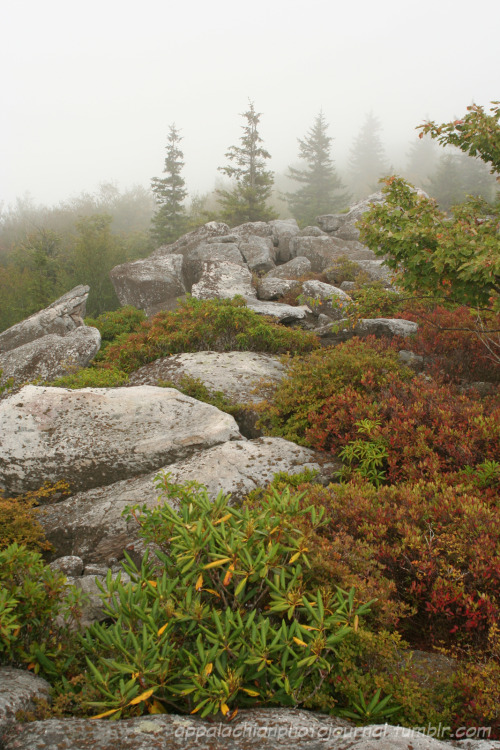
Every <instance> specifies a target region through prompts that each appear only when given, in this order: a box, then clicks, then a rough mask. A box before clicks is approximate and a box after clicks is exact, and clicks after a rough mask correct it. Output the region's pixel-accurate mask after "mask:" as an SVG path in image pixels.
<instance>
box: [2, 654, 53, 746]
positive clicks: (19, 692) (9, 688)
mask: <svg viewBox="0 0 500 750" xmlns="http://www.w3.org/2000/svg"><path fill="white" fill-rule="evenodd" d="M49 696H50V685H49V683H48V682H47V681H46V680H43V679H42V678H41V677H37V676H36V675H34V674H32V673H31V672H27V671H25V670H23V669H15V668H14V667H0V747H1V746H2V745H1V735H2V729H3V727H4V726H5V725H6V724H7V723H8V722H12V721H15V718H16V713H17V711H29V710H32V709H33V708H34V700H35V699H42V698H43V699H45V700H46V701H48V700H49ZM21 747H22V746H21Z"/></svg>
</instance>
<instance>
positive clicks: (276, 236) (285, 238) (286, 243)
mask: <svg viewBox="0 0 500 750" xmlns="http://www.w3.org/2000/svg"><path fill="white" fill-rule="evenodd" d="M269 226H270V227H271V229H272V232H273V233H272V238H273V243H274V245H275V247H276V248H277V256H276V259H277V262H279V263H286V262H287V261H289V260H290V258H291V257H292V256H291V255H290V240H291V239H292V237H295V235H297V234H298V233H299V231H300V230H299V226H298V224H297V222H296V221H295V219H275V220H274V221H270V222H269Z"/></svg>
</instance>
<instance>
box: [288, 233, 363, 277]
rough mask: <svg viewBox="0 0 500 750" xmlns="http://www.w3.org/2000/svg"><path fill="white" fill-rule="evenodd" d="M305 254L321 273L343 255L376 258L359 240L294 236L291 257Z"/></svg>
mask: <svg viewBox="0 0 500 750" xmlns="http://www.w3.org/2000/svg"><path fill="white" fill-rule="evenodd" d="M299 255H303V256H305V257H306V258H308V259H309V261H310V262H311V270H312V271H314V272H316V273H320V272H321V271H324V270H325V269H326V268H328V267H329V266H331V265H332V263H333V262H334V261H335V260H336V259H337V258H339V257H340V256H342V255H345V256H347V257H348V258H349V259H350V260H355V261H357V260H374V259H375V257H376V256H375V253H373V252H372V251H371V250H369V249H368V248H367V247H366V246H365V245H362V244H361V243H360V242H357V241H350V240H345V239H339V238H338V237H330V236H323V237H301V236H297V237H293V238H292V239H291V240H290V257H291V258H294V257H297V256H299Z"/></svg>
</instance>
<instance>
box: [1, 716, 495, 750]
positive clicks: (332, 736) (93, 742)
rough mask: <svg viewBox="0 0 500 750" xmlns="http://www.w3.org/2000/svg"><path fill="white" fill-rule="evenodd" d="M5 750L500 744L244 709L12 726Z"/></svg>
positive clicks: (491, 747) (325, 749) (358, 749)
mask: <svg viewBox="0 0 500 750" xmlns="http://www.w3.org/2000/svg"><path fill="white" fill-rule="evenodd" d="M3 742H4V745H3V750H19V748H22V749H23V750H55V748H58V750H97V749H98V750H117V748H120V750H166V749H167V748H168V750H215V749H216V750H255V748H258V749H259V750H290V748H293V750H450V747H457V748H462V750H473V748H474V750H497V749H498V748H500V742H490V741H488V742H486V743H485V744H483V745H475V744H470V742H472V743H474V741H470V740H465V741H463V742H453V743H448V742H442V741H441V740H439V739H434V738H433V737H429V736H426V735H424V734H421V733H420V732H418V731H416V730H414V729H406V728H404V727H393V726H389V725H388V724H377V725H369V726H365V727H354V726H352V724H350V723H349V722H347V721H345V720H343V719H340V718H339V717H337V716H328V715H326V714H319V713H315V712H312V711H304V710H300V709H293V708H256V709H243V710H241V711H240V712H239V713H238V714H237V715H236V716H235V717H234V719H232V721H230V722H228V721H225V722H220V721H208V720H206V719H200V718H198V717H196V716H182V715H176V714H165V715H162V716H143V717H140V718H136V719H126V720H124V721H106V720H103V719H97V720H92V719H50V720H48V721H36V722H32V723H31V724H18V725H15V726H11V727H9V728H8V730H7V731H6V732H5V734H4V737H3Z"/></svg>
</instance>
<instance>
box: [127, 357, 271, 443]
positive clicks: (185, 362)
mask: <svg viewBox="0 0 500 750" xmlns="http://www.w3.org/2000/svg"><path fill="white" fill-rule="evenodd" d="M284 374H285V367H284V365H283V364H282V363H281V361H280V358H279V357H275V356H273V355H271V354H258V353H256V352H195V353H184V354H174V355H172V356H171V357H164V358H162V359H157V360H156V361H155V362H151V363H150V364H148V365H145V366H144V367H141V368H140V369H139V370H137V371H136V372H134V373H132V375H131V376H130V379H129V384H130V385H158V384H160V383H165V382H172V383H174V384H175V385H182V381H183V378H185V377H186V376H187V377H189V378H195V379H196V380H200V381H201V382H202V383H203V384H204V385H205V387H206V388H207V389H208V390H209V391H210V392H212V393H217V392H219V393H222V394H223V395H224V397H225V399H226V401H227V402H229V403H230V404H231V405H232V406H233V409H234V411H232V414H233V416H234V418H235V419H236V421H237V423H238V426H239V428H240V431H241V433H242V434H243V435H244V436H245V437H247V438H255V437H259V436H260V435H262V430H261V429H260V428H258V427H257V421H258V419H259V411H258V407H257V404H258V403H259V402H260V401H261V400H262V398H263V395H261V394H257V393H255V392H254V391H255V389H256V387H257V386H258V385H259V383H260V382H261V381H265V382H266V383H268V384H270V383H272V384H277V383H278V382H279V381H280V380H281V379H282V378H283V376H284Z"/></svg>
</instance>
